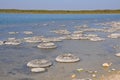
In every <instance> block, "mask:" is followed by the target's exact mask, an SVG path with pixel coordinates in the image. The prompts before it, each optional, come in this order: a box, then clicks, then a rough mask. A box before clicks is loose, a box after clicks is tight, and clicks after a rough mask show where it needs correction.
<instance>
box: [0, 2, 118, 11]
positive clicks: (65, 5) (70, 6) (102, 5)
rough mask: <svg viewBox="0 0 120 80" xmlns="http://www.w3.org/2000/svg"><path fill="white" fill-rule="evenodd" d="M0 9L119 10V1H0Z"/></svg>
mask: <svg viewBox="0 0 120 80" xmlns="http://www.w3.org/2000/svg"><path fill="white" fill-rule="evenodd" d="M0 9H37V10H41V9H42V10H44V9H45V10H95V9H120V0H0Z"/></svg>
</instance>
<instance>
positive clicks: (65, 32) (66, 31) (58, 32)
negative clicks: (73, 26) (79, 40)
mask: <svg viewBox="0 0 120 80" xmlns="http://www.w3.org/2000/svg"><path fill="white" fill-rule="evenodd" d="M51 32H54V33H57V34H66V35H67V34H70V33H71V32H69V31H68V30H54V31H51Z"/></svg>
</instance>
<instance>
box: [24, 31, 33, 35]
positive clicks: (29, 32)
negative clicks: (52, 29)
mask: <svg viewBox="0 0 120 80" xmlns="http://www.w3.org/2000/svg"><path fill="white" fill-rule="evenodd" d="M23 33H24V34H27V35H30V34H33V32H32V31H24V32H23Z"/></svg>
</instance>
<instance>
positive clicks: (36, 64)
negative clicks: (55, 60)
mask: <svg viewBox="0 0 120 80" xmlns="http://www.w3.org/2000/svg"><path fill="white" fill-rule="evenodd" d="M51 65H52V62H50V61H48V60H45V59H35V60H31V61H30V62H28V63H27V66H28V67H33V68H44V67H48V66H51Z"/></svg>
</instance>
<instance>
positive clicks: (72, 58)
mask: <svg viewBox="0 0 120 80" xmlns="http://www.w3.org/2000/svg"><path fill="white" fill-rule="evenodd" d="M79 60H80V59H79V57H77V56H75V55H73V54H70V53H68V54H62V55H59V56H57V57H56V61H57V62H65V63H67V62H68V63H69V62H77V61H79Z"/></svg>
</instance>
